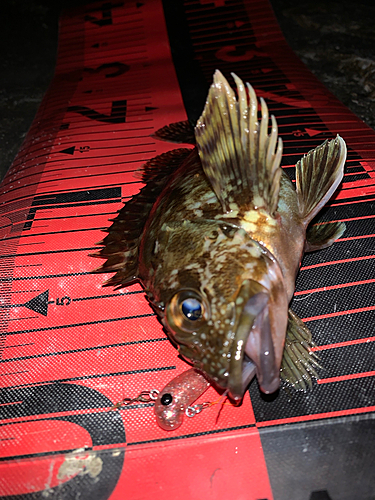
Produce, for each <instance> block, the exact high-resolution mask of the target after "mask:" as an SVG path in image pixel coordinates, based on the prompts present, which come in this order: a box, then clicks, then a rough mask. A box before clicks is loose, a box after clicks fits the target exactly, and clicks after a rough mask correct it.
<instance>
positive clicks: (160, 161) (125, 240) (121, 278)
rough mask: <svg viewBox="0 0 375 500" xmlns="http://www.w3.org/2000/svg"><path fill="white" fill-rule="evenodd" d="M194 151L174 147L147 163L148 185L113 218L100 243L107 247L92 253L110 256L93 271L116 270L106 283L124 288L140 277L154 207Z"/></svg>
mask: <svg viewBox="0 0 375 500" xmlns="http://www.w3.org/2000/svg"><path fill="white" fill-rule="evenodd" d="M191 152H192V150H191V149H182V148H181V149H174V150H172V151H169V152H168V153H163V154H161V155H159V156H156V157H155V158H152V159H151V160H149V161H148V162H147V163H146V164H145V165H144V166H143V169H142V171H141V179H142V181H143V182H146V185H145V186H144V187H143V188H142V189H141V190H140V191H139V193H138V194H136V195H135V196H133V197H132V198H131V199H130V200H129V201H128V202H126V203H125V205H124V206H123V207H122V209H121V210H120V211H119V213H118V215H117V217H116V218H115V219H113V223H112V225H111V226H110V227H109V229H107V230H106V232H107V233H108V235H107V236H106V237H105V238H104V239H103V241H101V242H99V243H98V245H104V247H103V248H101V249H100V250H99V251H98V252H97V253H95V254H91V256H92V257H98V258H102V259H106V262H105V263H104V264H103V265H102V266H101V267H99V268H98V269H96V270H95V271H93V272H96V273H112V272H115V273H116V274H115V275H114V276H112V277H111V278H110V279H109V280H108V281H107V282H106V283H105V285H106V286H108V285H117V286H118V288H121V287H122V286H125V285H127V284H129V283H130V282H132V281H134V280H135V279H136V278H137V273H138V249H139V244H140V242H141V238H142V235H143V229H144V227H145V224H146V222H147V219H148V217H149V215H150V212H151V209H152V207H153V205H154V203H155V201H156V199H157V198H158V196H159V195H160V193H161V192H162V190H163V189H164V187H165V185H166V184H167V182H168V181H169V179H170V176H171V175H172V173H173V172H174V171H175V170H176V169H177V168H178V167H179V166H180V165H182V163H183V162H184V160H185V159H186V158H187V157H188V156H189V155H190V154H191Z"/></svg>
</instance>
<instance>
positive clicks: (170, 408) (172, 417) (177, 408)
mask: <svg viewBox="0 0 375 500" xmlns="http://www.w3.org/2000/svg"><path fill="white" fill-rule="evenodd" d="M209 387H210V383H209V382H207V380H206V379H205V378H204V376H203V375H202V374H201V373H199V372H197V371H196V370H195V369H194V368H191V369H190V370H187V371H186V372H184V373H181V374H180V375H178V377H176V378H174V379H173V380H171V381H170V382H169V383H168V384H167V385H166V386H165V387H164V389H163V390H162V391H160V393H159V394H158V397H157V399H156V401H155V407H154V412H155V416H156V421H157V423H158V425H159V426H160V427H161V428H162V429H164V430H166V431H174V430H175V429H177V428H178V427H180V425H181V424H182V422H183V419H184V413H185V411H186V409H187V408H188V407H189V406H190V405H191V404H192V403H194V401H196V400H197V399H198V398H199V397H200V396H201V395H202V394H203V393H204V392H206V391H207V389H208V388H209Z"/></svg>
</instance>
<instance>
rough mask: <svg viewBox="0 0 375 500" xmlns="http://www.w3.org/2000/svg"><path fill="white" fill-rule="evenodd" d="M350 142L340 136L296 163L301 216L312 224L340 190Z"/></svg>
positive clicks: (325, 142)
mask: <svg viewBox="0 0 375 500" xmlns="http://www.w3.org/2000/svg"><path fill="white" fill-rule="evenodd" d="M345 160H346V144H345V141H344V140H343V139H342V138H341V137H340V136H339V135H338V136H337V137H336V138H335V139H332V140H331V141H328V140H326V141H324V142H323V144H321V145H320V146H318V147H316V148H315V149H312V150H311V151H309V152H308V153H307V155H305V156H304V157H303V158H301V160H299V161H298V163H297V165H296V191H297V200H298V206H299V211H300V217H301V219H304V221H305V223H309V222H310V221H311V220H312V219H313V218H314V217H315V215H316V214H317V213H318V212H319V211H320V210H321V209H322V208H323V207H324V205H325V204H326V203H327V201H328V200H329V199H330V198H331V196H332V195H333V193H334V192H335V191H336V189H337V187H338V185H339V184H340V182H341V180H342V177H343V175H344V164H345Z"/></svg>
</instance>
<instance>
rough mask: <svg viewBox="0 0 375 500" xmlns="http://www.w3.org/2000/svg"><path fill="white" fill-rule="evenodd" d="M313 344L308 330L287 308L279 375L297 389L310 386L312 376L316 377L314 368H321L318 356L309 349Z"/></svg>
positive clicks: (301, 389) (304, 388)
mask: <svg viewBox="0 0 375 500" xmlns="http://www.w3.org/2000/svg"><path fill="white" fill-rule="evenodd" d="M314 346H315V344H314V342H313V340H312V338H311V332H310V330H309V329H308V328H307V326H306V325H305V324H304V323H303V321H302V320H301V319H300V318H299V317H298V316H297V315H296V314H294V312H293V311H292V310H291V309H289V314H288V326H287V331H286V339H285V346H284V353H283V359H282V362H281V370H280V376H281V378H282V379H283V380H284V381H285V382H287V384H289V385H291V386H292V387H294V389H296V390H298V391H305V390H306V389H307V387H309V388H311V387H312V378H318V374H317V373H316V370H315V368H322V367H321V366H320V364H319V363H318V361H317V359H318V356H317V355H316V354H315V353H314V352H313V351H312V350H311V348H312V347H314Z"/></svg>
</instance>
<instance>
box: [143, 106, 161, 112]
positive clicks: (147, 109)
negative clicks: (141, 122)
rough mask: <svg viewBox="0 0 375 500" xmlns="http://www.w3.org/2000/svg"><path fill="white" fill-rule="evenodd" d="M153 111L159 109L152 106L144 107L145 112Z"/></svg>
mask: <svg viewBox="0 0 375 500" xmlns="http://www.w3.org/2000/svg"><path fill="white" fill-rule="evenodd" d="M154 109H159V108H153V107H152V106H146V107H145V111H153V110H154Z"/></svg>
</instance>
